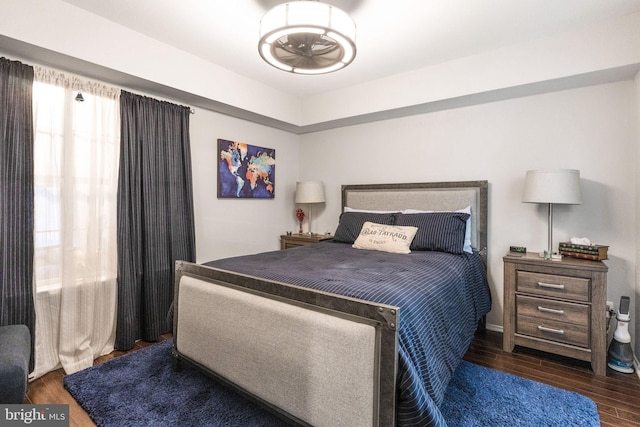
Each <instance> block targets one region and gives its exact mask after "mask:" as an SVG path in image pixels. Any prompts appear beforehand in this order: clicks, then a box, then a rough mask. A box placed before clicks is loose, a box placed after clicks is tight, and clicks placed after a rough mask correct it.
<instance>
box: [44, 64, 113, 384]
mask: <svg viewBox="0 0 640 427" xmlns="http://www.w3.org/2000/svg"><path fill="white" fill-rule="evenodd" d="M35 74H36V76H35V82H34V88H33V104H34V116H33V117H34V126H35V147H34V153H35V159H34V160H35V162H34V163H35V167H34V168H35V171H34V172H35V173H34V175H35V198H34V199H35V202H34V203H35V261H34V264H35V265H34V271H35V274H34V276H35V294H36V298H35V299H36V301H35V307H36V337H35V370H34V372H33V374H32V377H33V378H37V377H39V376H41V375H43V374H45V373H47V372H49V371H50V370H53V369H56V368H58V367H59V366H60V365H61V366H62V367H63V368H64V370H65V371H66V372H67V373H72V372H76V371H78V370H80V369H84V368H86V367H89V366H91V365H92V364H93V360H94V359H95V358H96V357H98V356H100V355H103V354H107V353H110V352H111V351H113V344H114V340H115V319H116V271H117V264H116V262H117V261H116V260H117V253H116V251H117V247H116V203H117V199H116V192H117V186H118V153H119V140H120V124H119V122H120V115H119V94H120V90H119V89H117V88H113V87H109V86H106V85H104V84H101V83H97V82H89V81H84V80H81V79H79V78H78V77H75V76H69V75H65V74H62V73H60V72H58V71H55V70H50V69H45V68H38V67H35ZM78 92H81V93H82V96H83V98H84V101H83V102H80V101H78V100H76V96H77V94H78Z"/></svg>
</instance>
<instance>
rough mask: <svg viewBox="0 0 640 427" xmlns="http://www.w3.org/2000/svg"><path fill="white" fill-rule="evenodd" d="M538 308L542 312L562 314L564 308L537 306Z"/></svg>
mask: <svg viewBox="0 0 640 427" xmlns="http://www.w3.org/2000/svg"><path fill="white" fill-rule="evenodd" d="M538 310H539V311H541V312H543V313H552V314H564V310H556V309H555V308H547V307H542V306H538Z"/></svg>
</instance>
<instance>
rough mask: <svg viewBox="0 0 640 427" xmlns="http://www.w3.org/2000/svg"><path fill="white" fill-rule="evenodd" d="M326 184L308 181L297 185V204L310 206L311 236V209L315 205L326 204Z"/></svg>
mask: <svg viewBox="0 0 640 427" xmlns="http://www.w3.org/2000/svg"><path fill="white" fill-rule="evenodd" d="M325 200H326V199H325V196H324V184H323V183H322V182H320V181H307V182H297V183H296V199H295V202H296V203H300V204H308V205H309V234H312V232H311V217H312V215H311V208H312V206H313V204H314V203H324V202H325Z"/></svg>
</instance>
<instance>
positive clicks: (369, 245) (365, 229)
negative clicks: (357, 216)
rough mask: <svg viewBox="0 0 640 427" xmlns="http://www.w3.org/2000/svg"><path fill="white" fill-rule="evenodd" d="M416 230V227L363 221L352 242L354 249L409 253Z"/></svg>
mask: <svg viewBox="0 0 640 427" xmlns="http://www.w3.org/2000/svg"><path fill="white" fill-rule="evenodd" d="M417 231H418V227H410V226H404V227H402V226H399V225H385V224H376V223H375V222H369V221H367V222H365V223H364V224H362V229H361V230H360V235H359V236H358V238H357V239H356V241H355V242H353V245H352V247H354V248H356V249H369V250H374V251H383V252H390V253H394V254H409V253H411V250H410V249H409V247H410V246H411V242H412V241H413V238H414V237H415V235H416V232H417Z"/></svg>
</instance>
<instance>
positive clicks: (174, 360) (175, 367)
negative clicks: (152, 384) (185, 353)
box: [171, 350, 183, 372]
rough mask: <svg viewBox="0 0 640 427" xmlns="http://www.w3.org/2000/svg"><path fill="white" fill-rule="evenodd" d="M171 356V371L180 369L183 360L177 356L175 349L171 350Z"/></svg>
mask: <svg viewBox="0 0 640 427" xmlns="http://www.w3.org/2000/svg"><path fill="white" fill-rule="evenodd" d="M171 356H172V361H171V367H172V368H173V371H174V372H180V371H182V367H183V362H182V360H181V359H180V357H179V356H178V354H177V353H176V352H175V350H171Z"/></svg>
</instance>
